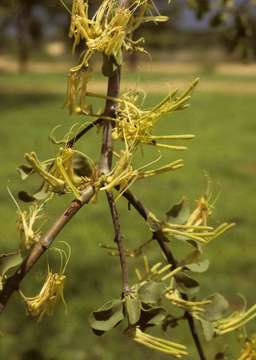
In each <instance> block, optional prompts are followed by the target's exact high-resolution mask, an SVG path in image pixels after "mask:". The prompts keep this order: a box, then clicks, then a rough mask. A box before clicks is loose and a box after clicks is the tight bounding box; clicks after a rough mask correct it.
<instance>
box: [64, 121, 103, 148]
mask: <svg viewBox="0 0 256 360" xmlns="http://www.w3.org/2000/svg"><path fill="white" fill-rule="evenodd" d="M101 122H102V119H101V117H99V118H98V119H96V120H94V121H93V122H91V123H90V124H89V125H87V126H86V127H85V128H83V129H82V130H80V131H79V132H78V133H77V134H76V135H75V136H74V137H73V138H71V139H70V140H69V141H68V142H67V147H69V148H72V147H73V146H74V145H75V143H76V142H77V141H78V140H80V139H81V138H82V137H83V136H84V135H85V134H87V133H88V132H89V131H90V130H91V129H93V128H94V127H95V126H97V125H99V124H100V123H101Z"/></svg>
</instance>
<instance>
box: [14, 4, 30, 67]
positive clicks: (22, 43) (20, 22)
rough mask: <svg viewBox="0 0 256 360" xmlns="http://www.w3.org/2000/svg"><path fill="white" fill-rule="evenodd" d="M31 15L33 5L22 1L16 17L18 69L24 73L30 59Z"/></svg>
mask: <svg viewBox="0 0 256 360" xmlns="http://www.w3.org/2000/svg"><path fill="white" fill-rule="evenodd" d="M30 15H31V6H30V4H29V3H28V2H25V1H20V2H19V5H18V11H17V17H16V32H17V55H18V70H19V72H20V73H24V72H26V71H27V70H28V60H29V48H30V44H29V43H30V41H29V19H30Z"/></svg>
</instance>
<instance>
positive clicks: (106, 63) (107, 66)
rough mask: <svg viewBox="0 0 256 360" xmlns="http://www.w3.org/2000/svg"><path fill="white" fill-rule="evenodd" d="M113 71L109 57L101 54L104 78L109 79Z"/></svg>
mask: <svg viewBox="0 0 256 360" xmlns="http://www.w3.org/2000/svg"><path fill="white" fill-rule="evenodd" d="M114 71H115V64H114V62H113V58H112V57H111V56H107V55H105V54H103V65H102V74H103V75H104V76H106V77H111V76H112V75H113V73H114Z"/></svg>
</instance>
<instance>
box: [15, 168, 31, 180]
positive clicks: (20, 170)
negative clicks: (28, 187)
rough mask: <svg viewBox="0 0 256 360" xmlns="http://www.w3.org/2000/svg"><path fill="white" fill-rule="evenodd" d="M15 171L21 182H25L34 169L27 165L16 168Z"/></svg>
mask: <svg viewBox="0 0 256 360" xmlns="http://www.w3.org/2000/svg"><path fill="white" fill-rule="evenodd" d="M17 171H18V173H19V174H20V176H21V180H26V179H27V178H28V177H29V176H30V175H32V174H33V173H34V169H33V168H32V167H31V166H29V165H21V166H19V167H18V168H17Z"/></svg>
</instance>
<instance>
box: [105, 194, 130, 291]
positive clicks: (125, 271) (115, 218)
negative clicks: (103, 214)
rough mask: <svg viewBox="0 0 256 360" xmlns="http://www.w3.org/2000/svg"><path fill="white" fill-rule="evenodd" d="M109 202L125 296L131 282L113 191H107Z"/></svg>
mask: <svg viewBox="0 0 256 360" xmlns="http://www.w3.org/2000/svg"><path fill="white" fill-rule="evenodd" d="M106 194H107V198H108V204H109V207H110V211H111V215H112V221H113V225H114V230H115V242H116V243H117V247H118V252H119V258H120V265H121V270H122V283H123V296H125V295H127V294H129V291H130V288H129V282H128V267H127V261H126V256H125V248H124V244H123V238H122V234H121V230H120V222H119V215H118V212H117V208H116V203H115V199H114V196H113V193H112V192H107V191H106Z"/></svg>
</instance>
